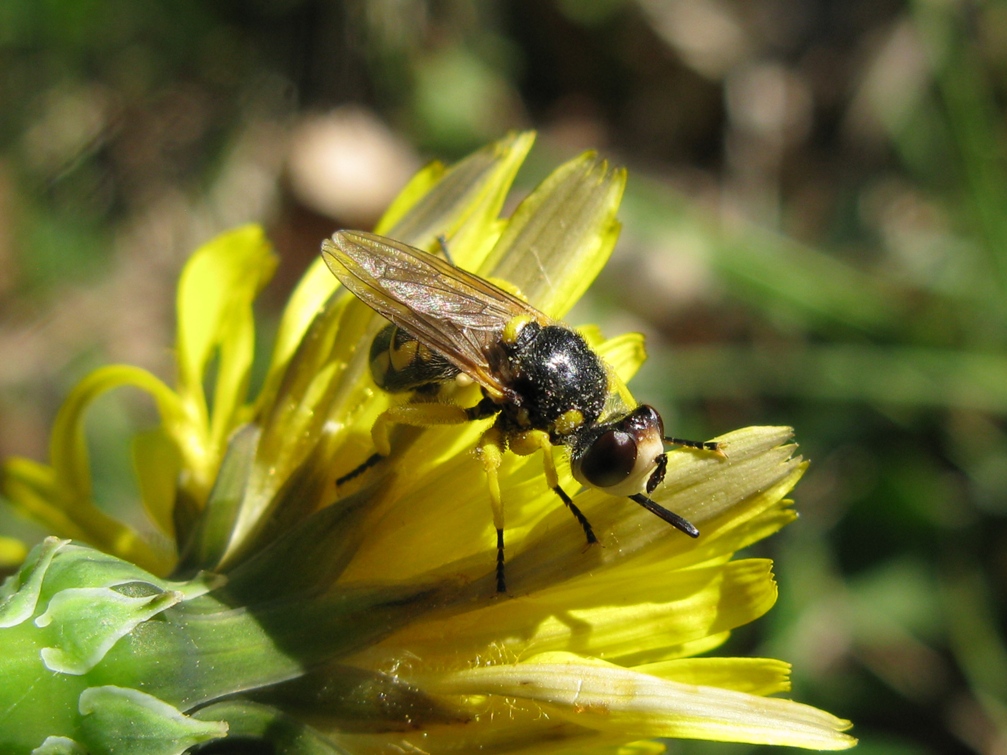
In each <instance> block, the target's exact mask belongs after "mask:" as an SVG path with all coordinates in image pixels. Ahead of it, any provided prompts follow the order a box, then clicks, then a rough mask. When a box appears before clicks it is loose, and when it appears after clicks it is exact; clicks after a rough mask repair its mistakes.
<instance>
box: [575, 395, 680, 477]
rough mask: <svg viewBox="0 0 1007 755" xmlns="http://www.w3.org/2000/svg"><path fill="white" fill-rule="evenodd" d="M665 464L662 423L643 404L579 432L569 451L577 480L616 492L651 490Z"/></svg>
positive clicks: (662, 475)
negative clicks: (615, 417)
mask: <svg viewBox="0 0 1007 755" xmlns="http://www.w3.org/2000/svg"><path fill="white" fill-rule="evenodd" d="M666 465H667V457H666V456H665V454H664V424H663V423H662V421H661V416H660V415H659V414H658V413H657V411H656V410H655V409H654V408H653V407H651V406H647V405H646V404H643V405H641V406H638V407H637V408H636V409H634V410H633V411H631V412H630V413H629V414H627V415H625V416H624V417H621V418H619V419H616V420H613V421H611V422H605V423H603V424H599V425H597V426H595V427H593V428H590V429H589V430H585V431H584V432H582V433H580V434H579V435H577V436H576V437H575V443H574V444H573V447H572V450H571V454H570V467H571V469H572V470H573V475H574V477H575V478H576V479H577V481H578V482H580V483H582V484H584V485H587V486H589V487H593V488H599V489H601V490H604V491H605V492H606V493H610V494H612V495H618V496H631V495H636V494H638V493H642V492H645V491H646V492H647V493H651V492H653V490H654V488H656V487H657V485H658V484H659V483H660V482H661V481H662V480H663V479H664V471H665V467H666Z"/></svg>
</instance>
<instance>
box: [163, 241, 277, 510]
mask: <svg viewBox="0 0 1007 755" xmlns="http://www.w3.org/2000/svg"><path fill="white" fill-rule="evenodd" d="M276 262H277V259H276V256H275V255H274V254H273V252H272V249H271V247H270V245H269V242H268V241H266V238H265V234H264V233H263V230H262V228H260V227H259V226H256V225H248V226H244V227H242V228H238V229H236V230H234V231H230V232H228V233H224V234H221V235H220V236H218V237H216V238H215V239H212V240H211V241H209V242H207V243H206V244H204V245H203V246H202V247H200V248H199V249H197V250H196V252H195V254H193V256H192V257H191V258H190V259H189V261H188V263H186V265H185V268H184V269H183V270H182V276H181V279H180V280H179V284H178V301H177V308H178V350H177V352H178V371H179V377H178V393H179V396H180V397H181V400H182V403H183V405H184V406H185V410H186V414H187V416H188V419H189V422H190V423H191V425H192V426H193V427H199V428H202V429H203V434H204V436H203V437H202V438H198V437H197V436H196V435H195V434H193V436H192V437H190V439H189V442H199V441H201V443H200V445H201V447H202V448H201V450H202V453H203V454H204V455H205V461H204V463H203V464H202V465H200V466H199V467H197V469H196V470H195V471H196V475H197V478H198V479H199V480H200V482H201V483H202V486H203V488H204V489H203V491H202V492H203V493H204V494H205V492H206V491H207V490H208V489H209V483H210V479H211V476H212V472H213V471H214V469H215V466H216V463H217V462H218V461H219V458H220V454H221V453H222V448H223V443H224V441H225V439H226V437H227V435H228V434H229V433H230V431H231V430H232V429H233V428H234V427H235V425H236V424H237V423H238V421H239V420H238V418H237V417H236V416H235V415H236V414H237V412H238V410H239V408H240V406H241V404H242V403H243V402H244V400H245V391H246V388H247V383H248V371H249V368H250V367H251V363H252V352H253V348H254V341H255V326H254V320H253V316H252V302H253V300H254V299H255V297H256V295H257V294H258V293H259V291H260V290H261V289H262V287H263V286H264V285H265V284H266V282H267V281H268V280H269V279H270V277H272V274H273V271H274V270H275V268H276ZM215 356H216V357H217V363H216V376H215V378H216V379H215V384H214V391H213V402H214V406H213V410H212V415H211V413H210V409H209V407H208V405H207V399H206V395H205V393H204V390H203V385H204V381H205V380H206V376H207V375H206V373H207V369H208V367H209V365H210V362H211V360H212V359H213V358H214V357H215Z"/></svg>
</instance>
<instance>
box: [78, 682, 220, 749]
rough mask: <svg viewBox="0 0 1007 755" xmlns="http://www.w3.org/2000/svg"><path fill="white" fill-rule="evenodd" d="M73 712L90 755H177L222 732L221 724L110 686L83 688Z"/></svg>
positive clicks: (136, 692) (137, 693)
mask: <svg viewBox="0 0 1007 755" xmlns="http://www.w3.org/2000/svg"><path fill="white" fill-rule="evenodd" d="M79 711H80V714H81V717H82V718H81V739H82V740H83V742H84V744H85V745H86V746H87V747H88V749H89V750H90V752H91V755H104V754H105V753H108V755H112V753H126V752H128V753H130V755H181V754H182V753H184V752H185V751H186V750H187V749H189V748H190V747H192V746H193V745H197V744H200V743H202V742H209V741H211V740H213V739H219V738H220V737H222V736H225V735H226V734H227V724H226V723H224V722H222V721H206V720H200V719H197V718H192V717H190V716H187V715H185V714H184V713H182V712H181V711H179V710H178V709H177V708H175V707H174V706H172V705H169V704H168V703H166V702H164V701H162V700H159V699H157V698H156V697H154V696H153V695H148V694H147V693H145V692H141V691H139V690H136V689H124V688H122V687H115V686H111V685H109V686H104V687H90V688H89V689H86V690H84V691H83V692H82V693H81V695H80V704H79Z"/></svg>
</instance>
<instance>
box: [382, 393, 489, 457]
mask: <svg viewBox="0 0 1007 755" xmlns="http://www.w3.org/2000/svg"><path fill="white" fill-rule="evenodd" d="M470 419H471V418H470V417H469V415H468V413H467V412H466V411H465V410H464V409H463V408H462V407H460V406H456V405H454V404H403V405H402V406H393V407H391V408H389V409H388V410H386V411H385V412H384V413H383V414H381V416H379V417H378V418H377V420H375V422H374V426H373V427H372V428H371V438H372V439H373V440H374V450H375V452H376V453H378V454H380V455H381V456H388V455H389V454H390V453H391V452H392V444H391V440H390V438H389V430H390V428H391V426H392V425H410V426H411V427H431V426H433V425H460V424H462V423H464V422H468V421H469V420H470Z"/></svg>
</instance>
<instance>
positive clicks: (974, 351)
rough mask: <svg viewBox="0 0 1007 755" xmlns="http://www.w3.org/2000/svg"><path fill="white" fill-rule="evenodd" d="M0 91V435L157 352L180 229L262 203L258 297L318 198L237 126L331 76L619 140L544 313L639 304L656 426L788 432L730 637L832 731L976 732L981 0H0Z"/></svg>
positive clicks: (982, 319)
mask: <svg viewBox="0 0 1007 755" xmlns="http://www.w3.org/2000/svg"><path fill="white" fill-rule="evenodd" d="M0 101H2V102H3V103H4V106H3V108H2V109H0V318H2V319H0V350H2V353H3V355H4V361H5V365H3V366H0V451H2V452H3V453H4V454H5V455H6V454H9V453H15V452H17V453H22V454H27V455H41V454H44V453H45V447H44V443H45V433H46V427H47V425H48V423H49V422H50V421H51V418H52V415H53V413H54V411H55V407H56V406H57V405H58V401H59V398H60V396H61V395H63V394H64V393H65V390H66V386H67V385H68V384H70V383H72V381H73V380H74V379H75V378H76V377H79V376H80V375H81V374H82V373H83V372H84V371H85V370H86V369H88V368H89V367H91V366H93V365H94V364H97V363H99V362H102V361H105V360H107V359H108V358H118V359H122V360H128V361H141V362H144V363H145V364H146V365H147V366H151V365H153V366H162V367H163V366H164V365H165V364H167V359H166V356H167V355H166V354H164V349H165V348H166V344H168V343H170V342H171V341H170V331H169V328H170V305H171V296H172V289H173V286H174V282H175V279H174V275H175V273H176V272H177V269H178V267H179V265H180V264H181V259H182V257H183V255H184V253H186V252H187V251H189V250H191V249H192V248H194V247H195V245H196V243H197V242H199V241H202V240H204V239H205V238H206V237H208V236H209V235H210V234H211V232H212V231H214V230H217V229H219V228H221V227H224V226H227V225H233V224H235V223H237V222H240V221H244V220H260V221H263V222H266V223H267V224H268V225H269V227H270V228H271V231H272V234H273V237H274V238H275V239H276V241H277V243H278V245H279V247H280V249H281V251H282V252H283V254H284V255H285V257H286V258H287V259H285V261H284V265H283V268H282V270H281V275H284V276H287V279H286V280H283V279H281V280H280V281H278V283H277V286H276V287H275V288H276V290H275V292H274V293H273V294H272V298H271V299H270V300H269V301H267V306H268V305H269V304H270V303H272V305H273V306H274V307H275V306H276V304H277V303H278V302H280V301H282V299H283V295H284V288H285V287H289V285H290V281H291V279H293V278H295V277H296V275H297V274H298V273H299V270H300V269H301V268H302V267H303V265H304V264H305V263H306V261H307V260H308V259H310V258H311V257H312V256H313V255H315V254H316V253H317V249H318V242H319V239H320V238H322V237H323V236H324V235H327V234H328V233H329V232H331V230H332V229H333V228H334V227H335V226H337V225H339V224H341V223H346V222H349V221H350V220H352V218H347V217H338V216H333V215H332V214H331V213H330V214H329V215H328V216H323V215H320V213H319V212H318V211H317V208H311V207H307V206H306V205H305V203H304V202H303V201H301V199H302V198H301V197H299V195H298V193H297V191H296V190H292V189H291V186H292V185H293V184H295V182H294V181H293V180H292V179H293V176H292V175H291V174H290V171H289V170H288V169H286V168H285V167H284V166H285V163H284V158H283V154H282V153H283V150H286V149H288V148H290V147H291V145H287V144H281V142H282V141H283V140H282V139H277V138H274V137H273V136H270V135H275V134H285V135H289V134H291V133H294V131H292V130H293V129H295V127H296V125H297V124H298V123H299V122H301V120H302V119H303V118H304V117H305V116H306V115H310V114H313V113H324V112H327V111H330V110H332V109H334V108H340V107H342V106H345V105H347V104H349V103H352V104H354V105H358V106H363V107H365V108H366V109H367V111H368V112H370V113H372V114H375V115H376V118H375V120H376V121H377V122H383V123H385V124H387V125H388V126H389V127H390V128H391V130H392V132H393V133H395V134H397V135H399V136H400V137H401V138H402V139H403V140H404V141H405V143H407V144H411V145H414V147H415V148H416V150H417V151H419V152H421V153H422V154H424V155H436V156H439V157H443V158H452V157H455V156H459V155H461V154H463V153H465V152H466V151H467V150H469V149H471V148H472V147H474V146H477V145H480V144H482V143H485V142H487V141H489V140H491V139H493V138H496V137H498V136H499V135H500V134H501V133H502V132H503V131H504V130H506V129H508V128H514V127H528V126H531V127H535V128H537V129H539V130H540V131H541V133H542V137H541V139H540V145H539V147H538V148H537V149H536V151H535V152H534V153H533V158H532V159H533V161H537V162H533V164H532V165H531V166H530V169H529V171H528V173H529V175H527V176H525V177H524V181H525V185H530V184H531V183H533V182H534V180H535V179H536V178H537V177H540V176H541V175H543V174H544V172H545V171H546V170H547V169H548V168H549V167H551V166H553V165H555V163H556V161H557V160H558V159H560V158H561V157H566V156H569V155H572V154H574V153H575V152H576V151H578V150H580V149H583V148H587V147H592V146H597V147H599V148H601V149H602V151H603V152H605V153H606V154H608V155H610V156H611V157H612V159H613V160H615V161H618V162H621V163H624V164H626V165H628V167H629V168H630V175H631V179H630V186H629V190H628V193H627V197H626V201H625V204H624V210H623V213H622V218H623V222H624V236H623V241H622V242H621V244H620V248H619V250H617V253H616V257H615V259H614V260H613V263H612V265H611V266H610V269H609V270H608V271H607V273H606V274H605V276H603V280H602V281H601V282H600V283H599V286H598V287H597V289H596V291H595V292H594V296H593V298H592V299H591V300H589V301H588V302H586V303H585V305H584V306H583V307H582V309H581V310H580V314H579V315H578V316H577V317H575V318H574V321H575V322H580V321H587V320H600V321H602V322H607V323H609V324H608V325H606V329H607V330H609V331H610V332H614V331H616V330H620V329H626V328H639V329H643V330H645V331H646V332H647V333H648V335H649V336H650V338H651V351H652V360H651V362H650V363H649V364H648V366H647V367H646V369H645V370H644V372H643V373H642V374H641V376H640V378H639V380H638V381H637V383H636V384H635V386H634V388H635V392H636V393H637V395H639V396H641V397H644V398H646V399H647V400H648V401H650V402H652V403H655V404H657V405H659V406H662V410H663V411H665V413H666V417H667V418H668V422H669V426H670V428H671V429H673V431H674V433H675V434H677V435H685V436H695V437H705V436H707V435H713V434H715V433H717V432H723V431H726V430H728V429H730V428H733V427H737V426H742V425H745V424H751V423H759V424H775V423H782V424H789V425H793V426H794V427H795V428H796V429H797V439H798V441H799V442H800V444H801V450H802V452H803V453H804V454H805V455H807V456H808V457H809V458H811V459H812V460H813V465H812V467H811V469H810V471H809V473H808V475H807V476H806V478H805V480H804V482H803V483H802V484H801V486H800V487H799V488H798V490H797V499H798V505H799V509H800V511H801V512H802V514H803V516H802V519H801V520H800V521H799V522H798V523H797V524H795V525H794V526H792V527H790V528H789V529H788V530H787V531H786V532H785V533H784V534H783V535H781V536H780V537H777V538H776V539H775V540H774V541H773V542H772V543H770V544H769V545H768V546H767V547H768V548H769V549H771V550H768V551H767V553H769V554H770V555H772V556H773V557H774V558H775V559H776V560H777V567H776V573H777V575H778V578H779V580H780V587H781V598H780V603H779V605H778V606H777V607H776V609H774V611H773V612H771V614H770V615H769V616H768V617H767V618H766V619H765V620H764V621H762V622H760V623H758V624H757V625H755V627H753V628H752V629H751V630H746V631H744V632H742V633H739V635H738V636H736V637H735V638H734V639H733V640H732V642H733V643H734V645H735V647H734V648H733V649H735V650H739V651H741V652H751V653H766V654H769V655H772V656H775V657H780V658H784V659H787V660H791V661H793V662H794V664H795V679H794V681H795V687H796V691H795V694H796V697H797V698H799V699H801V700H803V701H807V702H810V703H813V704H816V705H820V706H821V707H824V708H826V709H828V710H831V711H833V712H835V713H837V714H839V715H842V716H845V717H849V718H851V719H853V720H854V722H855V723H856V729H855V731H854V733H855V734H856V735H857V736H859V737H860V738H861V742H862V744H861V746H860V749H861V751H863V752H868V753H873V752H877V753H881V752H884V753H892V752H901V753H966V752H981V753H998V752H1001V753H1002V752H1004V751H1007V650H1005V646H1004V637H1005V613H1007V611H1005V605H1007V602H1005V598H1007V527H1005V515H1007V436H1005V428H1004V417H1005V413H1007V328H1005V324H1007V180H1005V178H1007V175H1005V174H1007V162H1005V153H1004V150H1005V133H1004V126H1005V123H1007V120H1005V114H1007V108H1005V102H1007V4H1005V3H1003V2H999V1H998V2H994V1H993V0H986V1H985V2H984V1H981V0H976V1H974V2H966V1H965V0H883V1H882V2H867V0H851V2H846V3H831V2H826V1H825V0H750V1H749V2H745V1H744V0H605V2H598V3H577V2H572V1H571V2H566V1H562V2H542V3H536V2H533V1H532V0H492V1H489V2H483V3H468V2H462V0H442V1H440V2H434V1H432V0H431V1H430V2H420V1H419V0H401V1H396V2H392V1H391V0H377V1H376V2H362V1H359V2H345V3H337V2H325V1H324V0H254V1H253V2H217V3H201V2H196V1H195V0H190V1H188V2H185V1H183V2H171V3H168V2H150V3H134V2H129V1H128V0H118V1H116V0H86V1H85V2H65V1H61V0H6V1H5V2H3V3H0ZM263 134H266V136H263ZM277 144H281V146H280V147H277V146H276V145H277ZM271 150H272V151H271ZM277 151H279V152H280V153H281V154H280V156H279V157H277V156H276V154H275V153H276V152H277ZM257 182H258V183H257ZM260 185H261V186H266V187H271V188H266V189H262V190H260V191H259V193H258V194H256V193H255V190H254V187H256V186H260ZM88 292H90V294H91V295H90V297H89V296H88ZM151 310H153V314H150V311H151ZM144 313H147V314H144ZM137 352H139V356H137ZM672 407H675V408H677V410H678V412H679V414H678V416H677V417H675V416H674V414H673V413H672ZM135 409H136V411H140V412H142V411H143V408H142V407H138V408H135ZM109 412H110V413H109V414H108V415H107V416H106V417H105V418H104V419H103V418H102V417H96V418H95V425H96V426H98V427H99V429H100V431H96V433H95V435H96V442H98V441H102V442H98V446H99V448H98V451H97V461H96V466H101V467H102V468H103V469H105V470H106V471H108V469H111V468H112V467H107V466H105V465H102V461H101V460H102V458H107V459H112V458H121V448H120V447H119V446H118V445H116V444H117V443H120V441H116V440H112V439H108V437H107V436H109V435H112V434H114V433H111V432H110V431H109V428H115V427H118V426H120V425H121V423H122V422H123V421H124V419H123V415H122V413H121V409H110V410H109ZM141 416H142V415H141ZM103 439H105V440H103ZM102 447H106V448H109V449H112V450H108V451H107V452H106V455H105V456H104V457H103V456H102V453H103V452H102V450H101V449H102ZM121 467H122V465H121V463H120V464H119V465H118V466H116V467H115V470H116V471H118V472H119V473H120V475H119V476H120V477H121V476H123V475H125V473H126V471H127V470H124V469H122V468H121ZM100 484H101V485H103V486H104V489H105V490H107V491H108V496H109V497H110V498H112V499H115V498H117V497H118V498H121V497H124V496H129V495H131V492H130V491H131V489H130V488H129V486H128V485H127V484H124V483H123V482H121V480H120V481H117V480H105V481H100ZM4 527H5V529H6V528H7V525H4ZM675 747H676V751H679V752H695V753H699V752H703V753H706V752H710V753H713V752H718V753H720V752H742V751H743V750H745V749H746V748H741V747H728V746H718V745H708V744H699V743H682V744H678V745H676V746H675Z"/></svg>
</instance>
